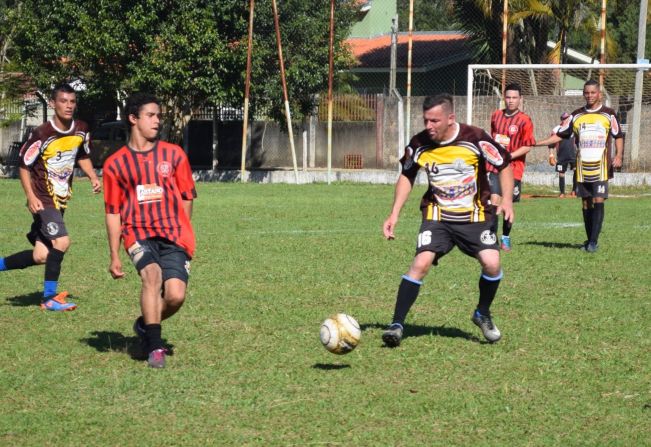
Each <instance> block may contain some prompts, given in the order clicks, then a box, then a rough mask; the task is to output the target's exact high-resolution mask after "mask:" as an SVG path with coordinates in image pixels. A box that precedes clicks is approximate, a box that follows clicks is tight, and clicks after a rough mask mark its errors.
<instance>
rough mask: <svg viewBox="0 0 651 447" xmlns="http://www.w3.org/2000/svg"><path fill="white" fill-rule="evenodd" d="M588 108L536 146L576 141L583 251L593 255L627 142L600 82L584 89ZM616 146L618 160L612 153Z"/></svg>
mask: <svg viewBox="0 0 651 447" xmlns="http://www.w3.org/2000/svg"><path fill="white" fill-rule="evenodd" d="M583 98H584V99H585V102H586V104H585V106H583V107H581V108H580V109H577V110H575V111H574V112H572V114H571V115H570V116H569V117H567V118H566V119H565V120H564V121H563V123H561V126H560V128H559V129H558V130H557V131H556V135H552V136H551V137H549V138H547V139H545V140H543V141H538V142H536V146H548V145H550V144H556V143H558V142H559V141H561V140H562V139H563V138H569V137H571V136H574V138H575V141H576V181H577V184H576V194H577V196H579V197H581V199H582V202H583V222H584V225H585V232H586V235H587V237H588V239H587V240H586V241H585V242H584V243H583V246H582V247H581V248H582V249H583V250H585V251H587V252H590V253H594V252H595V251H597V248H598V240H599V234H600V233H601V227H602V224H603V220H604V214H605V211H604V201H605V200H606V199H607V198H608V180H609V179H611V178H612V177H613V169H614V168H619V167H621V166H622V156H623V153H624V140H623V137H624V135H623V133H622V131H621V127H620V125H619V121H618V120H617V116H616V114H615V111H614V110H613V109H611V108H610V107H606V106H604V105H603V104H602V102H601V90H600V89H599V84H598V83H597V81H594V80H590V81H587V82H586V83H585V84H584V86H583ZM613 140H614V142H615V157H614V158H613V157H612V156H611V153H610V147H611V143H612V141H613Z"/></svg>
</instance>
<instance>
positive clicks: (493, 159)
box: [479, 141, 504, 166]
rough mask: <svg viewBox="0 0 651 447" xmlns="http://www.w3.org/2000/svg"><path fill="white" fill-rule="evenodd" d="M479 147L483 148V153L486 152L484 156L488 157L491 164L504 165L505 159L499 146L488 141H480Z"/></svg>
mask: <svg viewBox="0 0 651 447" xmlns="http://www.w3.org/2000/svg"><path fill="white" fill-rule="evenodd" d="M479 149H481V152H482V154H484V158H486V160H487V161H488V162H489V163H490V164H492V165H494V166H502V164H503V163H504V159H503V158H502V155H501V154H500V151H499V150H497V148H496V147H495V146H493V145H492V144H491V143H489V142H488V141H480V142H479Z"/></svg>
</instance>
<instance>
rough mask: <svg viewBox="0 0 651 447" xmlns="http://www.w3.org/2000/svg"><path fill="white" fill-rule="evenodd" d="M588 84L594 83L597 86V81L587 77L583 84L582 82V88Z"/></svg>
mask: <svg viewBox="0 0 651 447" xmlns="http://www.w3.org/2000/svg"><path fill="white" fill-rule="evenodd" d="M589 85H595V86H597V87H599V83H598V82H597V81H595V80H594V79H588V80H587V81H585V84H583V88H585V87H587V86H589Z"/></svg>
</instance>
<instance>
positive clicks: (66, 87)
mask: <svg viewBox="0 0 651 447" xmlns="http://www.w3.org/2000/svg"><path fill="white" fill-rule="evenodd" d="M59 92H61V93H74V94H77V92H76V91H75V89H74V88H72V86H71V85H70V84H68V83H67V82H60V83H58V84H57V85H55V86H54V88H52V92H51V93H50V99H51V100H53V101H54V100H55V99H57V95H58V94H59Z"/></svg>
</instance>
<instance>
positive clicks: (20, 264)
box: [5, 250, 36, 270]
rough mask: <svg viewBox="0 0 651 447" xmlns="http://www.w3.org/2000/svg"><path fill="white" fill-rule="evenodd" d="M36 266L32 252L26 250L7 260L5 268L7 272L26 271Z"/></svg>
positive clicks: (8, 257)
mask: <svg viewBox="0 0 651 447" xmlns="http://www.w3.org/2000/svg"><path fill="white" fill-rule="evenodd" d="M33 265H36V262H34V254H33V253H32V250H25V251H21V252H18V253H14V254H13V255H10V256H7V257H6V258H5V267H6V268H7V270H15V269H24V268H27V267H31V266H33Z"/></svg>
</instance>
